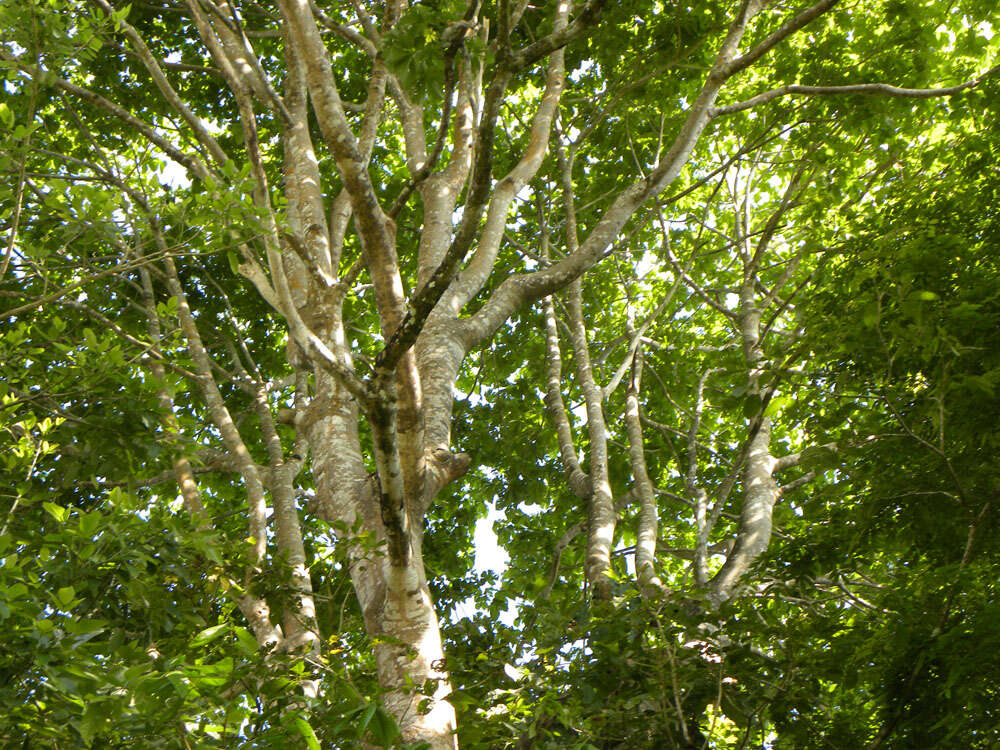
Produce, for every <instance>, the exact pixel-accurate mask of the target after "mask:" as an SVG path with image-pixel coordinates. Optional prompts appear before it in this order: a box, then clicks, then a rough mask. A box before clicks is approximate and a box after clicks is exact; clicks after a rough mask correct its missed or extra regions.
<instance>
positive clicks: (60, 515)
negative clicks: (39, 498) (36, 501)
mask: <svg viewBox="0 0 1000 750" xmlns="http://www.w3.org/2000/svg"><path fill="white" fill-rule="evenodd" d="M42 507H43V508H45V510H46V511H48V513H49V515H50V516H52V517H53V518H54V519H56V521H58V522H59V523H63V522H64V521H65V520H66V519H67V518H68V517H69V508H64V507H62V506H61V505H56V504H55V503H50V502H48V501H46V502H44V503H42Z"/></svg>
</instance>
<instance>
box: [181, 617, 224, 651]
mask: <svg viewBox="0 0 1000 750" xmlns="http://www.w3.org/2000/svg"><path fill="white" fill-rule="evenodd" d="M228 628H229V623H227V622H224V623H222V624H221V625H213V626H212V627H210V628H205V629H204V630H202V631H201V632H200V633H198V635H196V636H195V637H194V638H192V639H191V643H190V646H191V648H199V647H201V646H205V645H208V644H209V643H211V642H212V641H214V640H215V639H216V638H218V637H219V636H220V635H222V634H223V633H225V632H226V630H227V629H228Z"/></svg>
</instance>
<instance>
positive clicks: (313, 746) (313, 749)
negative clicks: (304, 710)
mask: <svg viewBox="0 0 1000 750" xmlns="http://www.w3.org/2000/svg"><path fill="white" fill-rule="evenodd" d="M295 728H296V729H298V730H299V734H301V735H302V738H303V739H304V740H305V741H306V747H308V748H309V750H319V747H320V744H319V738H318V737H317V736H316V732H315V731H314V730H313V728H312V727H311V726H310V725H309V722H308V721H306V720H305V719H303V718H302V717H301V716H296V717H295Z"/></svg>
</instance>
